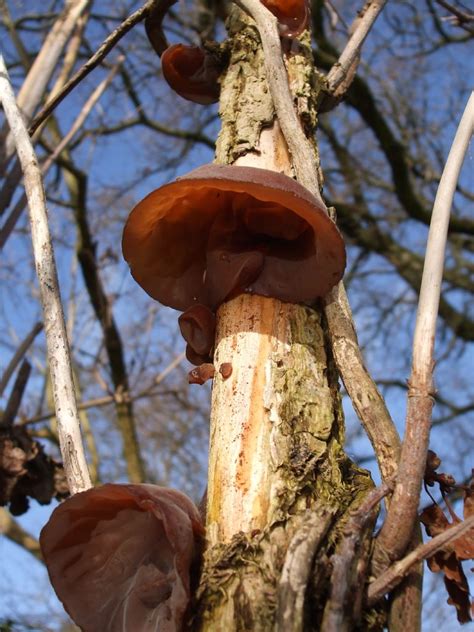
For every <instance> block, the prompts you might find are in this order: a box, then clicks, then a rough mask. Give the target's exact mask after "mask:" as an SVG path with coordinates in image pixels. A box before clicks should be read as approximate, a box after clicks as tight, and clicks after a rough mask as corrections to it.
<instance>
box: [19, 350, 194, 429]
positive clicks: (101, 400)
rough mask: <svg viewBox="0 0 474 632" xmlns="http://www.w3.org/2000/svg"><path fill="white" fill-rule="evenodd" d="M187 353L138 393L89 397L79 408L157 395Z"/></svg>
mask: <svg viewBox="0 0 474 632" xmlns="http://www.w3.org/2000/svg"><path fill="white" fill-rule="evenodd" d="M185 357H186V355H185V354H184V353H180V354H179V355H178V356H176V358H175V359H174V360H172V361H171V362H170V364H169V365H168V366H167V367H166V368H165V369H163V371H162V372H161V373H160V374H159V375H157V376H156V378H155V379H154V380H153V383H152V384H151V385H150V386H148V387H147V388H145V389H143V390H142V391H140V392H139V393H137V394H136V395H131V394H129V393H124V392H123V391H122V392H120V393H114V394H113V395H104V396H103V397H95V398H94V399H88V400H87V401H85V402H81V403H79V404H78V406H77V408H78V410H87V409H89V408H100V407H102V406H108V405H109V404H113V403H114V402H117V401H119V400H120V401H122V402H123V401H130V402H134V401H136V400H138V399H144V398H145V397H151V396H153V395H155V393H154V392H153V390H152V389H153V388H154V387H155V386H158V385H159V384H161V382H162V381H163V380H164V379H165V377H166V376H167V375H168V374H169V373H171V371H173V370H174V369H175V368H176V367H177V366H178V365H179V364H181V362H182V361H183V360H184V359H185ZM54 416H55V413H54V412H48V413H44V414H42V415H35V416H34V417H30V418H29V419H25V420H23V421H22V422H21V425H25V426H26V425H29V424H37V423H39V422H41V421H47V420H48V419H51V418H52V417H54Z"/></svg>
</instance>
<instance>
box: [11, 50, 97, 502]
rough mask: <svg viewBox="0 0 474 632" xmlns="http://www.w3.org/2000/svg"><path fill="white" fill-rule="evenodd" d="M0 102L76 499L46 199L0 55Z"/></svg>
mask: <svg viewBox="0 0 474 632" xmlns="http://www.w3.org/2000/svg"><path fill="white" fill-rule="evenodd" d="M0 99H1V101H2V104H3V109H4V111H5V116H6V119H7V121H8V124H9V126H10V130H11V133H12V137H13V139H14V141H15V145H16V147H17V151H18V156H19V158H20V161H21V165H22V169H23V173H24V180H25V189H26V194H27V197H28V203H29V213H30V225H31V237H32V242H33V254H34V258H35V265H36V272H37V276H38V282H39V287H40V294H41V304H42V307H43V313H44V325H45V332H46V344H47V349H48V362H49V367H50V371H51V381H52V385H53V391H54V400H55V407H56V417H57V420H58V433H59V438H60V444H61V453H62V458H63V462H64V469H65V471H66V475H67V479H68V484H69V489H70V491H71V493H75V492H78V491H83V490H85V489H88V488H89V487H90V486H91V481H90V477H89V472H88V470H87V463H86V459H85V454H84V448H83V445H82V439H81V432H80V424H79V416H78V412H77V406H76V398H75V391H74V383H73V379H72V370H71V358H70V353H69V345H68V341H67V336H66V326H65V323H64V314H63V310H62V305H61V299H60V293H59V286H58V277H57V271H56V263H55V259H54V252H53V247H52V243H51V236H50V233H49V226H48V218H47V210H46V197H45V193H44V188H43V182H42V178H41V172H40V169H39V166H38V160H37V158H36V154H35V152H34V149H33V145H32V144H31V139H30V137H29V135H28V131H27V129H26V127H25V123H24V121H23V118H22V114H21V112H20V109H19V108H18V105H17V104H16V101H15V95H14V93H13V89H12V86H11V83H10V79H9V76H8V71H7V68H6V66H5V62H4V61H3V57H2V56H1V55H0Z"/></svg>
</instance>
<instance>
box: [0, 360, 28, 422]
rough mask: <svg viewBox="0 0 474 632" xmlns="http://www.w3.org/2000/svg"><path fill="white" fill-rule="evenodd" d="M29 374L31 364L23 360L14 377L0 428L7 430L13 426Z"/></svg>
mask: <svg viewBox="0 0 474 632" xmlns="http://www.w3.org/2000/svg"><path fill="white" fill-rule="evenodd" d="M30 373H31V364H30V363H29V362H28V360H23V362H22V364H21V367H20V370H19V371H18V375H17V376H16V380H15V383H14V385H13V389H12V392H11V393H10V397H9V399H8V402H7V406H6V408H5V412H4V413H3V416H2V420H1V422H0V428H2V427H3V428H7V427H8V426H11V425H13V422H14V421H15V417H16V416H17V413H18V409H19V408H20V404H21V400H22V398H23V393H24V392H25V388H26V384H27V383H28V379H29V377H30Z"/></svg>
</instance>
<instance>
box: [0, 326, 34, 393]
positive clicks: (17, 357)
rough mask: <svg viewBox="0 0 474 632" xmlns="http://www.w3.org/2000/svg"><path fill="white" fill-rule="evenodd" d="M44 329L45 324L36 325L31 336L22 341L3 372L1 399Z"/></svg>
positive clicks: (0, 390) (0, 380)
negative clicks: (16, 370) (18, 367)
mask: <svg viewBox="0 0 474 632" xmlns="http://www.w3.org/2000/svg"><path fill="white" fill-rule="evenodd" d="M42 329H43V323H35V324H34V325H33V328H32V329H31V331H30V332H29V334H28V335H27V336H26V338H25V339H24V340H22V342H21V343H20V345H19V347H18V349H17V350H16V351H15V354H14V355H13V357H12V359H11V360H10V362H9V363H8V366H7V368H6V369H5V371H4V372H3V375H2V377H1V379H0V397H1V396H2V395H3V391H4V390H5V387H6V386H7V384H8V382H9V380H10V378H11V376H12V375H13V373H14V371H15V369H16V367H17V366H18V364H19V363H20V362H21V360H22V359H23V356H24V355H25V353H26V352H27V351H28V349H29V348H30V345H31V344H32V343H33V340H34V339H35V338H36V336H37V335H38V334H39V332H40V331H42Z"/></svg>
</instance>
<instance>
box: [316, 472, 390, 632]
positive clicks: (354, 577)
mask: <svg viewBox="0 0 474 632" xmlns="http://www.w3.org/2000/svg"><path fill="white" fill-rule="evenodd" d="M393 483H394V480H393V479H391V480H390V481H387V482H385V483H383V484H382V485H381V486H380V487H376V488H375V489H373V490H372V491H371V492H369V494H368V495H367V497H366V498H365V499H364V501H363V502H362V504H361V505H360V507H358V509H357V510H356V511H355V512H354V513H353V514H352V515H351V516H350V517H349V519H348V521H347V523H346V525H345V526H344V539H343V540H342V542H341V543H340V545H339V547H338V550H337V552H336V553H335V554H334V555H333V556H332V558H331V562H332V568H333V571H332V574H331V594H330V598H329V601H328V602H327V605H326V609H325V612H324V619H323V623H322V626H321V632H349V630H350V629H351V628H350V627H348V623H349V625H350V623H351V622H353V621H354V620H356V621H357V619H358V617H357V616H355V617H354V616H353V613H354V612H355V611H356V610H357V609H358V610H360V608H361V606H362V594H361V590H362V589H363V586H364V583H365V581H364V580H365V577H366V572H367V560H365V564H362V563H361V562H362V560H361V559H360V548H361V542H362V540H363V538H364V535H366V534H367V529H369V530H370V533H372V530H373V525H374V523H375V521H376V518H377V512H376V511H375V512H374V509H375V508H376V507H377V505H378V503H379V502H380V501H381V500H382V498H383V497H384V496H386V495H387V494H388V493H389V492H390V490H391V489H392V488H393ZM369 550H370V547H369ZM369 550H367V551H366V558H367V557H368V554H369ZM357 558H358V559H357ZM356 559H357V564H355V562H354V561H355V560H356ZM361 566H363V570H364V572H362V573H361V572H360V571H361V570H362V569H361V568H360V567H361ZM357 571H358V572H357ZM358 593H359V594H358ZM356 596H358V597H359V599H356ZM357 602H358V603H357ZM349 604H351V605H350V606H349ZM348 611H349V612H348ZM348 614H349V621H348V618H347V615H348Z"/></svg>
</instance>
